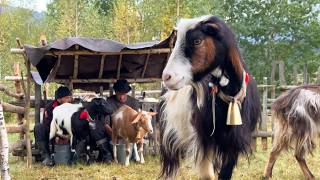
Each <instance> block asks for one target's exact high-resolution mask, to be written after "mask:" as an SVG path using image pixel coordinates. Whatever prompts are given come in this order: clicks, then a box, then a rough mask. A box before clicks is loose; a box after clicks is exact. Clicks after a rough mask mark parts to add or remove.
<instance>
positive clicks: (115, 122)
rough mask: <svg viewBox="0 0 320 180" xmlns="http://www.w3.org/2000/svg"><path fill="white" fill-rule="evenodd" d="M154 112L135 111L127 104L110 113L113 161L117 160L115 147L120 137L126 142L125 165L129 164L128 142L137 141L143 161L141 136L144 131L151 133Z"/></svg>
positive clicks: (141, 161)
mask: <svg viewBox="0 0 320 180" xmlns="http://www.w3.org/2000/svg"><path fill="white" fill-rule="evenodd" d="M156 114H157V113H155V112H146V111H140V112H137V111H135V110H134V109H132V108H131V107H129V106H127V105H123V106H121V107H120V108H119V109H118V110H117V111H116V112H115V113H113V115H112V143H113V145H114V146H113V156H114V159H115V162H116V163H118V160H117V148H116V144H117V143H118V138H119V137H120V138H122V139H123V140H124V141H125V144H126V162H125V165H126V166H128V165H129V155H130V149H131V145H130V143H137V146H138V151H139V156H138V158H137V159H138V160H137V161H139V160H140V163H144V157H143V152H142V151H143V137H144V135H145V134H146V133H152V132H153V127H152V123H151V120H152V116H154V115H156Z"/></svg>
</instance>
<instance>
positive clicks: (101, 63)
mask: <svg viewBox="0 0 320 180" xmlns="http://www.w3.org/2000/svg"><path fill="white" fill-rule="evenodd" d="M105 60H106V55H102V57H101V62H100V69H99V76H98V78H99V79H101V78H102V75H103V68H104V63H105Z"/></svg>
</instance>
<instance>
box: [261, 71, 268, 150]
mask: <svg viewBox="0 0 320 180" xmlns="http://www.w3.org/2000/svg"><path fill="white" fill-rule="evenodd" d="M263 84H265V85H267V84H268V79H267V77H264V78H263ZM267 99H268V88H267V87H265V88H264V90H263V96H262V119H261V122H260V130H261V131H264V132H266V131H267V124H268V122H267V121H268V113H267V108H268V107H267V103H268V102H267ZM261 145H262V150H267V149H268V141H267V138H265V137H263V138H262V139H261Z"/></svg>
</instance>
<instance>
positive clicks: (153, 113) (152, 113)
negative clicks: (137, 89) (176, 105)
mask: <svg viewBox="0 0 320 180" xmlns="http://www.w3.org/2000/svg"><path fill="white" fill-rule="evenodd" d="M148 114H149V115H150V116H155V115H156V114H157V113H156V112H148Z"/></svg>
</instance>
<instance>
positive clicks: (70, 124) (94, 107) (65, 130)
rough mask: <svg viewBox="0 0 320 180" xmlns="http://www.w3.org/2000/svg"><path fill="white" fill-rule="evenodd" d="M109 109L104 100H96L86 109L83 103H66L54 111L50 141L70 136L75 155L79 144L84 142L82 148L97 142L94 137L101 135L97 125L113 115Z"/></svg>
mask: <svg viewBox="0 0 320 180" xmlns="http://www.w3.org/2000/svg"><path fill="white" fill-rule="evenodd" d="M109 107H110V106H109V105H108V103H107V101H106V100H104V99H103V98H94V99H92V100H91V102H88V103H87V104H86V105H85V106H84V107H83V106H82V104H81V103H80V104H70V103H65V104H62V105H60V106H58V107H56V108H55V109H54V110H53V118H52V121H51V126H50V136H49V140H50V141H52V139H53V138H54V137H55V136H60V137H63V138H66V137H67V136H70V144H71V151H72V152H74V153H75V152H76V149H75V148H76V146H77V144H78V143H79V142H81V141H83V142H84V143H82V146H84V147H86V146H88V145H90V141H92V140H93V141H95V139H94V137H92V136H94V135H95V134H99V132H97V130H96V129H98V128H96V123H97V122H98V121H103V120H104V119H105V117H106V116H107V115H110V114H111V113H112V111H111V109H110V108H109ZM78 149H79V148H78ZM79 150H80V151H82V150H83V149H82V148H80V149H79ZM79 153H80V152H77V154H79Z"/></svg>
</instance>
